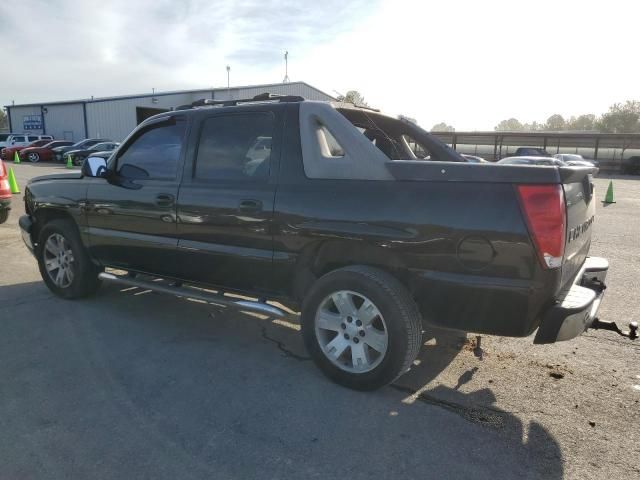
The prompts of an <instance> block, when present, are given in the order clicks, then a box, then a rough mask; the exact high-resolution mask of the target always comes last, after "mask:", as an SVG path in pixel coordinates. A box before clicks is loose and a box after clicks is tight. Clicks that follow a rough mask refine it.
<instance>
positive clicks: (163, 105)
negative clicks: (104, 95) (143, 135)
mask: <svg viewBox="0 0 640 480" xmlns="http://www.w3.org/2000/svg"><path fill="white" fill-rule="evenodd" d="M192 97H193V95H192V94H191V93H187V94H175V95H158V96H156V97H153V98H155V99H156V100H157V101H156V103H154V102H153V99H152V97H135V98H127V99H122V100H115V99H114V100H105V101H98V102H89V103H87V126H88V127H89V136H90V137H102V138H110V139H111V140H115V141H117V142H120V141H122V140H124V138H125V137H126V136H127V135H129V133H130V132H131V130H133V129H134V128H135V127H136V125H138V122H137V116H136V107H143V108H158V109H165V110H170V109H171V108H175V107H177V106H179V105H184V104H185V103H191V102H192V101H193V100H192Z"/></svg>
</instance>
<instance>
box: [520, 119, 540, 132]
mask: <svg viewBox="0 0 640 480" xmlns="http://www.w3.org/2000/svg"><path fill="white" fill-rule="evenodd" d="M544 127H545V125H544V123H538V122H536V121H535V120H534V121H533V122H531V123H525V124H524V125H522V129H523V130H524V131H525V132H535V131H538V130H544Z"/></svg>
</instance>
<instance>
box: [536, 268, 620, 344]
mask: <svg viewBox="0 0 640 480" xmlns="http://www.w3.org/2000/svg"><path fill="white" fill-rule="evenodd" d="M608 270H609V262H608V261H607V260H606V259H605V258H600V257H587V259H586V260H585V262H584V265H583V266H582V268H581V269H580V272H579V273H578V275H576V277H575V278H574V281H573V282H572V283H571V284H570V285H568V286H567V287H566V288H565V289H564V290H562V291H561V292H560V294H559V295H558V298H557V299H556V304H555V305H553V306H552V307H551V308H550V309H549V310H548V311H547V312H546V313H545V315H544V316H543V318H542V322H541V323H540V328H538V333H537V334H536V336H535V339H534V341H533V343H554V342H561V341H564V340H571V339H572V338H575V337H577V336H578V335H580V334H582V333H583V332H584V331H585V330H587V329H588V328H589V327H590V326H591V324H592V323H593V321H594V319H595V318H596V315H597V313H598V308H600V303H601V302H602V298H603V297H604V291H605V289H606V288H607V287H606V284H605V280H606V277H607V271H608Z"/></svg>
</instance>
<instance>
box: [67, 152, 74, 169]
mask: <svg viewBox="0 0 640 480" xmlns="http://www.w3.org/2000/svg"><path fill="white" fill-rule="evenodd" d="M67 168H73V158H72V156H71V155H67Z"/></svg>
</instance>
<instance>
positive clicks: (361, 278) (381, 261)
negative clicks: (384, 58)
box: [20, 95, 608, 390]
mask: <svg viewBox="0 0 640 480" xmlns="http://www.w3.org/2000/svg"><path fill="white" fill-rule="evenodd" d="M416 145H418V146H419V147H420V148H419V149H416V148H414V147H415V146H416ZM415 151H420V152H424V153H426V156H422V155H421V156H420V158H418V157H417V156H416V154H415V153H414V152H415ZM592 171H593V169H590V168H588V167H585V168H579V167H567V168H564V167H561V168H558V167H531V166H520V165H514V166H512V165H495V164H484V165H476V164H470V163H467V162H465V161H464V159H463V158H462V157H460V156H459V154H457V153H456V152H455V151H453V150H452V149H451V148H449V147H448V146H447V145H445V144H443V143H441V142H440V141H438V140H437V139H435V138H434V137H432V136H431V135H430V134H429V133H427V132H426V131H424V130H422V129H421V128H420V127H418V126H417V125H415V124H413V123H410V122H406V121H403V120H398V119H396V118H392V117H389V116H385V115H383V114H381V113H379V112H378V111H374V110H371V109H365V108H357V107H354V106H352V105H347V104H332V103H323V102H313V101H307V100H304V99H302V98H299V97H293V96H270V95H261V96H258V97H255V98H253V99H249V100H244V101H242V100H239V101H233V102H215V101H213V100H203V101H199V102H195V103H194V104H193V105H189V106H185V107H179V108H178V109H176V110H175V111H171V112H167V113H162V114H159V115H157V116H155V117H152V118H150V119H148V120H146V121H145V122H143V123H142V124H141V125H139V126H138V127H137V128H136V129H135V130H134V131H133V132H132V133H131V134H130V136H129V137H128V138H127V139H126V140H125V141H124V143H123V144H122V146H121V147H120V148H119V149H118V150H117V152H116V153H115V154H114V155H112V156H111V158H109V159H108V160H105V159H102V158H95V157H90V158H89V159H88V160H87V161H86V162H85V163H84V165H83V167H82V171H81V172H79V173H69V174H62V175H50V176H44V177H39V178H35V179H33V180H32V181H31V182H30V183H29V184H28V186H27V187H26V192H25V204H26V215H25V216H23V217H22V218H21V219H20V227H21V229H22V234H23V238H24V241H25V243H26V245H27V246H28V247H29V248H30V249H31V250H32V251H33V252H34V254H35V257H36V258H37V260H38V264H39V267H40V271H41V274H42V278H43V279H44V282H45V283H46V284H47V286H48V287H49V288H50V289H51V291H53V292H54V293H55V294H57V295H59V296H61V297H64V298H69V299H71V298H78V297H82V296H86V295H89V294H91V293H93V292H94V291H95V290H96V289H97V288H98V286H99V284H100V282H101V281H104V282H116V283H118V284H124V285H131V286H138V287H142V288H145V289H151V290H155V291H159V292H165V293H171V294H175V295H179V296H184V297H193V298H199V299H204V300H207V301H210V302H212V303H214V304H216V305H220V306H225V307H235V308H238V309H240V310H243V311H250V312H260V313H263V314H267V315H269V316H274V317H278V316H286V315H288V313H287V311H286V310H285V309H284V308H281V307H280V306H278V305H281V306H283V307H288V309H293V310H294V311H300V312H301V324H302V334H303V337H304V340H305V344H306V346H307V349H308V350H309V352H310V354H311V356H312V357H313V359H314V361H315V362H316V364H317V365H318V366H319V367H320V368H321V369H322V371H323V372H324V373H325V374H326V375H328V376H329V377H330V378H331V379H333V380H334V381H336V382H338V383H340V384H342V385H345V386H348V387H351V388H356V389H363V390H366V389H373V388H377V387H380V386H382V385H385V384H387V383H389V382H391V381H393V380H394V379H395V378H397V377H398V376H399V375H401V374H402V373H404V372H405V371H406V370H407V369H409V368H410V366H411V365H412V363H413V361H414V359H415V357H416V355H417V354H418V351H419V349H420V347H421V345H422V329H423V322H424V324H431V325H435V326H439V327H445V328H449V329H454V330H460V331H464V332H475V333H480V334H481V333H486V334H492V335H504V336H515V337H524V336H528V335H530V334H532V333H533V332H534V331H535V330H536V329H537V334H536V336H535V342H536V343H551V342H556V341H559V340H568V339H571V338H573V337H576V336H577V335H579V334H581V333H582V332H584V331H585V330H586V329H587V328H589V327H590V326H594V322H597V319H596V318H595V317H596V312H597V310H598V306H599V304H600V301H601V299H602V295H603V292H604V289H605V277H606V274H607V269H608V263H607V261H606V260H605V259H603V258H594V257H589V256H588V252H589V246H590V243H591V231H592V224H593V221H594V214H595V203H596V201H595V199H594V193H593V184H592ZM105 269H108V270H105ZM118 271H121V272H122V273H118ZM114 272H115V273H114ZM214 290H215V293H214ZM230 294H232V295H230ZM233 294H235V295H233ZM238 294H239V295H241V297H239V296H238ZM247 297H251V299H247Z"/></svg>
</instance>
